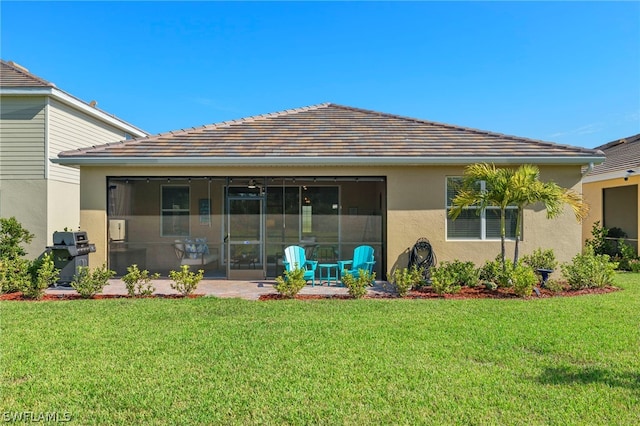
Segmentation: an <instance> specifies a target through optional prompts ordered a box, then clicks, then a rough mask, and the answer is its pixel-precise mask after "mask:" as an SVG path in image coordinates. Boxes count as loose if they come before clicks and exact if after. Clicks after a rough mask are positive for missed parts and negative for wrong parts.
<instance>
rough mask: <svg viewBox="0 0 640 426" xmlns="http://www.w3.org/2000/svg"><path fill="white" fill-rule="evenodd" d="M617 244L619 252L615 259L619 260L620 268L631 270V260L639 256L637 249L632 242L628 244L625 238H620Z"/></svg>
mask: <svg viewBox="0 0 640 426" xmlns="http://www.w3.org/2000/svg"><path fill="white" fill-rule="evenodd" d="M617 246H618V248H617V254H616V256H615V258H614V260H615V261H617V262H618V269H620V270H623V271H630V270H631V265H630V262H631V261H632V260H636V259H637V258H638V256H637V254H636V250H635V249H634V248H633V246H632V245H631V244H627V243H626V242H625V241H624V240H623V239H619V240H618V242H617Z"/></svg>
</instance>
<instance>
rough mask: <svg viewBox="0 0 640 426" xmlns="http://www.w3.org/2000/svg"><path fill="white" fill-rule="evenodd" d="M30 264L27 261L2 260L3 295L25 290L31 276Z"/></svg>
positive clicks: (0, 266) (1, 280) (0, 279)
mask: <svg viewBox="0 0 640 426" xmlns="http://www.w3.org/2000/svg"><path fill="white" fill-rule="evenodd" d="M29 266H30V262H29V261H28V260H25V259H9V258H5V259H0V287H1V289H2V292H3V293H14V292H16V291H22V289H23V288H25V287H26V286H27V285H28V283H29V281H30V280H31V276H30V275H29Z"/></svg>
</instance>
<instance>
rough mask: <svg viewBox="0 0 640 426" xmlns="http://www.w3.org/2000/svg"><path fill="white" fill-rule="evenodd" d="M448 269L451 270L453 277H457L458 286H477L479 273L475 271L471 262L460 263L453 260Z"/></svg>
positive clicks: (474, 266)
mask: <svg viewBox="0 0 640 426" xmlns="http://www.w3.org/2000/svg"><path fill="white" fill-rule="evenodd" d="M449 267H450V268H451V269H452V271H453V274H454V276H456V277H457V280H458V284H460V285H461V286H466V287H475V286H477V285H478V280H479V278H480V271H479V270H478V269H476V265H474V264H473V262H461V261H459V260H457V259H456V260H454V261H453V262H452V263H451V264H450V265H449Z"/></svg>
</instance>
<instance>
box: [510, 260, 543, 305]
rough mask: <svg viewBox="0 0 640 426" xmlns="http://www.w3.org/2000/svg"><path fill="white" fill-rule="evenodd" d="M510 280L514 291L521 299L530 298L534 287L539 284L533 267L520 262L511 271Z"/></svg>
mask: <svg viewBox="0 0 640 426" xmlns="http://www.w3.org/2000/svg"><path fill="white" fill-rule="evenodd" d="M509 278H510V280H511V283H512V285H513V291H514V292H515V293H516V294H517V295H518V296H520V297H529V296H531V293H532V292H533V286H534V285H536V283H537V282H538V278H537V277H536V274H535V273H534V272H533V269H531V267H529V266H527V265H525V264H523V263H522V262H518V264H517V265H516V266H514V267H513V268H512V270H511V271H510V277H509Z"/></svg>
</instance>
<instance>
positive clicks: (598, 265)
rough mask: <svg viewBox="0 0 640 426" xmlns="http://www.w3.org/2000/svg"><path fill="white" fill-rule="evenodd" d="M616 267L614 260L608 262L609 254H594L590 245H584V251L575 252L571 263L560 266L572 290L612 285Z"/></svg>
mask: <svg viewBox="0 0 640 426" xmlns="http://www.w3.org/2000/svg"><path fill="white" fill-rule="evenodd" d="M617 267H618V264H617V263H616V262H609V255H607V254H594V252H593V249H592V248H591V247H586V248H585V252H584V253H579V254H577V255H576V256H575V257H574V258H573V259H572V262H571V263H565V264H563V265H562V266H561V268H562V274H563V275H564V276H565V277H566V279H567V281H568V283H569V286H570V287H571V289H573V290H579V289H583V288H594V287H595V288H602V287H605V286H607V285H612V284H613V278H614V276H615V269H616V268H617Z"/></svg>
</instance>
